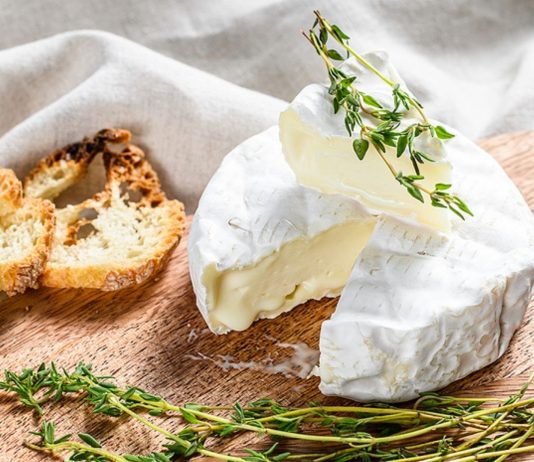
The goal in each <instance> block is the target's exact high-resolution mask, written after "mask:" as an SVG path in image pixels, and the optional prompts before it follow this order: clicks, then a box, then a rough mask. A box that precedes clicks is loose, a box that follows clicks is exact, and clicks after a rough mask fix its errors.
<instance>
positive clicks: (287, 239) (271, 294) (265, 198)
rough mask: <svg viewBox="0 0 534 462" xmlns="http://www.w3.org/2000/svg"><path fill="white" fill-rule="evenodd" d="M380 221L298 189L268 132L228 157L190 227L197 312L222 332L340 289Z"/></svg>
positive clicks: (340, 200) (339, 200) (342, 201)
mask: <svg viewBox="0 0 534 462" xmlns="http://www.w3.org/2000/svg"><path fill="white" fill-rule="evenodd" d="M375 221H376V218H375V217H374V216H373V215H371V214H369V213H368V212H366V211H365V210H364V209H363V207H361V206H360V205H359V204H358V203H357V202H355V201H353V200H351V199H349V198H345V197H341V196H336V195H324V194H321V193H319V192H317V191H313V190H311V189H308V188H304V187H302V186H300V185H299V184H298V183H297V181H296V179H295V177H294V175H293V173H292V171H291V169H290V168H289V166H288V165H287V163H286V162H285V160H284V157H283V155H282V152H281V149H280V143H279V141H278V130H277V129H276V128H272V129H270V130H268V131H266V132H264V133H262V134H260V135H257V136H255V137H253V138H251V139H249V140H248V141H246V142H245V143H243V144H242V145H240V146H238V147H237V148H236V149H235V150H234V151H232V152H231V153H230V154H229V155H228V156H227V157H226V158H225V159H224V161H223V163H222V165H221V167H220V168H219V170H218V171H217V173H216V174H215V176H214V177H213V178H212V179H211V181H210V183H209V184H208V186H207V188H206V190H205V191H204V194H203V197H202V199H201V201H200V204H199V207H198V210H197V212H196V214H195V217H194V219H193V224H192V226H191V235H190V238H189V262H190V270H191V271H190V272H191V279H192V281H193V286H194V288H195V292H196V293H197V302H198V306H199V308H200V310H201V312H202V314H203V316H204V318H205V319H206V321H207V323H208V325H209V326H210V328H211V329H212V330H213V331H214V332H217V333H223V332H228V331H229V330H244V329H246V328H247V327H249V326H250V325H251V324H252V323H253V322H254V321H255V320H256V319H260V318H273V317H275V316H277V315H279V314H280V313H283V312H286V311H288V310H290V309H291V308H293V307H295V306H297V305H299V304H301V303H303V302H305V301H307V300H310V299H321V298H322V297H325V296H328V297H334V296H337V295H339V294H340V293H341V290H342V289H343V287H344V286H345V283H346V282H347V278H348V276H349V274H350V272H351V270H352V267H353V265H354V261H355V260H356V258H357V256H358V254H359V253H360V251H361V250H362V248H363V247H364V246H365V244H366V242H367V240H368V239H369V237H370V236H371V233H372V230H373V228H374V224H375Z"/></svg>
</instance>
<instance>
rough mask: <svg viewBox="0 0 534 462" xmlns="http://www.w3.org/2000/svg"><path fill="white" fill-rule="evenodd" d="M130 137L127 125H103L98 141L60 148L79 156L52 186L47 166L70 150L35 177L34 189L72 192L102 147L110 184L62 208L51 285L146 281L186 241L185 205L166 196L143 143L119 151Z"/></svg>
mask: <svg viewBox="0 0 534 462" xmlns="http://www.w3.org/2000/svg"><path fill="white" fill-rule="evenodd" d="M129 139H130V133H129V132H127V131H126V130H114V129H108V130H102V131H100V132H99V133H98V134H97V135H96V136H95V138H93V140H87V139H86V140H84V141H83V142H82V143H77V144H73V145H71V146H67V147H65V148H63V149H62V150H60V151H58V152H68V153H70V154H69V156H70V157H69V160H74V162H70V163H69V164H68V166H66V167H65V169H66V170H62V171H63V172H64V174H63V176H62V178H60V179H59V181H56V183H54V184H53V186H52V187H50V186H48V184H49V183H48V180H47V175H46V171H47V168H50V171H51V172H56V171H58V169H59V167H58V166H57V162H60V163H61V162H63V161H64V157H63V156H59V160H56V158H55V157H54V156H57V152H56V153H53V154H52V155H51V156H50V157H51V159H48V160H47V159H45V160H43V161H41V163H40V164H39V166H38V167H37V169H38V170H39V171H38V172H34V174H33V175H32V174H30V175H29V177H28V178H27V180H26V182H25V191H26V193H27V194H32V195H33V194H35V193H36V191H40V192H39V194H44V195H47V196H48V197H50V191H54V194H55V193H56V192H57V191H64V190H65V189H67V188H68V187H69V186H70V185H71V184H72V182H73V181H74V182H75V181H77V179H79V178H80V177H81V176H83V175H84V173H85V172H86V171H87V166H88V165H89V163H90V162H91V160H92V159H93V158H94V157H95V155H96V154H98V153H99V152H101V153H102V155H103V158H104V166H105V169H106V185H105V187H104V190H103V191H102V192H99V193H97V194H95V195H94V196H93V197H92V198H90V199H87V200H85V201H83V202H82V203H79V204H75V205H68V206H66V207H65V208H62V209H56V217H57V226H56V232H55V237H54V242H53V245H52V251H51V254H50V258H49V261H48V263H47V265H46V268H45V271H44V273H43V276H42V284H43V285H45V286H48V287H85V288H95V289H101V290H117V289H122V288H125V287H128V286H131V285H134V284H140V283H141V282H143V281H145V280H146V279H148V278H150V277H151V276H152V275H154V274H155V273H156V272H157V271H158V270H159V269H160V268H161V267H162V266H163V265H164V263H165V262H166V260H167V258H168V256H169V254H170V252H171V250H172V249H173V248H174V247H175V246H176V245H177V244H178V242H179V241H180V238H181V236H182V234H183V230H184V223H185V214H184V208H183V205H182V203H181V202H178V201H176V200H168V199H167V198H166V197H165V194H164V193H163V192H162V190H161V186H160V183H159V180H158V177H157V175H156V173H155V172H154V170H153V169H152V167H151V166H150V164H149V163H148V162H147V160H146V159H145V155H144V153H143V151H142V150H141V149H139V148H138V147H136V146H133V145H129V144H127V145H126V146H125V147H124V149H123V150H122V151H120V152H114V151H113V150H112V149H111V147H113V146H111V145H113V144H118V143H120V144H123V143H125V142H127V141H128V140H129ZM88 146H91V147H93V146H98V149H96V148H95V149H92V148H91V149H89V148H88ZM78 150H82V152H81V153H78ZM86 152H90V155H86V154H85V153H86ZM76 159H79V162H80V163H82V164H83V165H82V166H81V167H80V166H78V165H77V164H76ZM88 159H89V160H88ZM71 170H72V172H71ZM72 178H76V179H75V180H72ZM36 181H37V184H36ZM136 196H138V197H136Z"/></svg>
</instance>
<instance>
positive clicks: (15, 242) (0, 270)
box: [0, 169, 55, 296]
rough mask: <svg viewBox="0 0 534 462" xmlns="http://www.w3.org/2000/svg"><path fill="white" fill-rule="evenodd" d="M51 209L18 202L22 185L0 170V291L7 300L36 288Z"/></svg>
mask: <svg viewBox="0 0 534 462" xmlns="http://www.w3.org/2000/svg"><path fill="white" fill-rule="evenodd" d="M54 221H55V217H54V206H53V205H52V204H51V203H50V202H49V201H47V200H42V199H34V198H28V199H23V198H22V184H21V183H20V181H19V180H18V179H17V177H16V176H15V173H14V172H13V171H11V170H7V169H0V290H1V291H4V292H6V293H7V294H8V295H9V296H12V295H15V294H17V293H22V292H24V291H25V290H26V289H27V288H28V287H32V288H36V287H37V286H38V281H39V276H40V275H41V273H42V272H43V270H44V268H45V263H46V260H47V258H48V254H49V251H50V246H51V244H52V239H53V235H54Z"/></svg>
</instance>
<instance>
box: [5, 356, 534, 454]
mask: <svg viewBox="0 0 534 462" xmlns="http://www.w3.org/2000/svg"><path fill="white" fill-rule="evenodd" d="M531 380H532V379H531ZM529 384H530V381H529V382H528V383H527V384H525V385H524V386H523V387H522V388H521V389H520V390H519V391H518V392H517V393H516V394H515V395H513V396H511V397H510V398H509V399H507V400H500V399H491V398H458V397H452V396H442V395H439V394H436V393H426V394H423V395H422V396H421V398H420V399H418V400H417V401H416V402H415V403H414V404H413V406H412V407H411V408H402V407H397V406H392V405H387V404H375V405H372V406H322V405H320V404H318V403H310V404H308V405H307V406H305V407H301V408H289V407H284V406H282V405H281V404H280V403H277V402H275V401H273V400H271V399H267V398H265V399H260V400H257V401H255V402H252V403H249V404H248V405H241V404H239V403H236V404H234V405H232V406H206V405H203V404H198V403H189V404H185V405H183V406H176V405H173V404H172V403H170V402H168V401H167V400H165V399H163V398H162V397H159V396H156V395H154V394H152V393H149V392H147V391H145V390H142V389H141V388H138V387H120V386H119V385H117V384H116V383H115V381H114V378H113V377H110V376H97V375H95V374H94V373H93V372H92V369H91V366H90V365H85V364H83V363H82V364H79V365H78V366H77V367H76V368H75V369H74V370H73V371H72V372H68V371H67V370H65V369H61V370H59V369H58V368H56V366H55V365H54V364H53V363H52V364H50V365H49V366H46V365H44V364H42V365H41V366H40V367H39V368H38V369H36V370H33V369H24V370H23V371H22V373H20V374H17V373H15V372H12V371H6V372H5V380H4V381H0V390H5V391H7V392H11V393H15V394H16V395H17V397H18V399H19V401H20V402H21V403H22V404H25V405H26V406H28V407H30V408H32V409H33V410H34V411H35V412H36V413H37V414H40V415H42V414H43V412H44V410H43V406H44V405H45V403H47V402H50V403H56V405H59V404H58V403H60V401H61V399H62V398H63V396H65V395H67V394H68V395H74V397H78V398H79V399H81V400H84V401H85V402H86V403H87V404H89V405H90V406H91V408H92V412H93V413H96V414H105V415H107V416H109V417H111V418H116V417H119V416H129V417H130V418H132V419H134V420H136V421H138V422H139V423H140V424H142V425H144V426H145V427H146V428H147V430H151V431H155V432H156V433H158V434H160V435H163V436H164V437H165V438H166V441H167V442H166V443H165V444H164V445H163V447H162V449H161V450H160V451H158V452H152V453H149V454H146V455H141V454H118V453H115V452H112V451H110V450H107V449H105V448H104V447H103V445H102V444H101V443H100V442H99V441H98V440H97V439H96V438H94V436H92V435H89V434H87V433H79V434H78V435H77V438H74V437H73V436H72V435H71V434H68V435H63V436H57V435H56V429H55V425H54V424H53V423H52V422H48V421H43V422H42V424H41V428H40V430H39V431H37V432H32V434H34V435H36V436H38V437H39V441H38V442H32V443H30V442H27V443H26V445H27V446H28V447H29V448H31V449H34V450H36V451H42V452H45V453H50V454H68V458H67V460H69V461H113V462H170V461H171V460H184V459H190V458H193V457H196V456H204V457H210V458H214V459H219V460H225V461H230V462H270V461H273V462H275V461H281V460H301V461H314V462H322V461H334V462H346V461H350V460H355V461H366V462H369V461H384V462H385V461H389V462H416V461H417V462H445V461H456V462H458V461H460V462H471V461H481V460H494V461H498V462H503V461H504V460H505V459H506V458H507V457H509V456H510V455H513V454H520V453H534V441H533V440H534V435H533V434H534V398H526V397H525V394H526V392H527V389H528V385H529ZM161 416H165V419H164V422H168V421H169V419H170V418H172V417H175V418H179V419H180V420H181V421H182V422H183V426H182V427H181V428H179V429H178V430H176V429H175V428H176V426H175V425H172V428H173V429H174V430H172V431H171V430H168V429H166V428H164V427H162V426H161V425H159V424H157V423H155V422H156V421H157V419H158V417H161ZM244 433H247V434H249V435H255V436H257V437H258V438H260V439H262V440H264V439H265V438H268V439H271V440H275V442H274V444H273V442H272V441H271V442H269V443H268V445H267V449H265V450H263V451H260V450H253V449H250V448H246V447H245V448H242V449H241V450H240V451H239V453H238V454H226V453H225V452H220V449H217V450H215V449H210V448H209V447H208V442H214V443H215V444H214V446H215V447H217V448H220V442H219V444H217V440H222V439H225V440H232V439H234V438H236V437H238V436H240V435H242V434H244ZM290 440H293V441H300V445H299V446H300V450H302V451H305V450H306V444H309V443H314V442H315V446H313V447H314V448H315V449H314V450H313V452H307V453H293V452H290V451H289V450H288V449H287V446H285V444H284V443H285V442H287V441H290ZM317 444H320V446H317ZM209 446H211V444H210V445H209ZM264 447H265V446H264ZM281 448H283V449H281ZM317 448H319V449H317Z"/></svg>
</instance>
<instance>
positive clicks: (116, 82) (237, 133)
mask: <svg viewBox="0 0 534 462" xmlns="http://www.w3.org/2000/svg"><path fill="white" fill-rule="evenodd" d="M314 8H319V9H320V10H321V11H322V13H323V14H324V15H325V16H326V17H327V18H328V19H330V20H331V22H334V23H337V24H339V25H340V26H341V27H342V29H343V30H344V31H345V32H347V33H348V34H349V35H350V36H351V39H352V44H353V46H354V47H355V48H356V49H358V50H360V51H368V50H372V49H386V50H387V51H388V52H389V54H390V56H391V58H392V61H393V63H394V64H395V65H396V66H397V68H398V69H399V71H400V73H401V75H402V76H403V77H404V79H405V80H406V82H407V83H408V85H409V87H410V88H411V89H412V90H413V92H414V93H415V94H416V96H417V97H418V98H419V100H421V101H422V102H423V104H424V105H425V107H426V109H427V112H428V113H429V114H430V115H431V116H432V117H434V118H437V119H440V120H442V121H444V122H445V123H448V124H450V125H452V126H455V127H457V128H459V129H460V130H462V131H463V132H464V133H466V134H467V135H468V136H470V137H472V138H479V137H484V136H489V135H492V134H497V133H502V132H506V131H514V130H524V129H533V128H534V2H533V1H532V0H452V1H447V2H445V1H443V0H412V1H410V2H407V1H401V0H395V1H393V0H391V1H384V0H359V1H350V0H337V1H335V2H332V1H327V0H318V1H315V2H309V1H306V0H295V1H282V0H203V1H199V0H184V1H173V0H159V1H157V2H155V1H153V2H140V1H137V0H98V1H97V0H85V1H84V0H75V1H73V0H69V1H58V0H25V1H20V0H0V166H4V167H12V168H14V169H15V170H16V172H17V173H18V174H19V176H22V175H24V174H25V173H26V172H27V171H28V169H29V168H31V166H32V165H33V164H34V162H35V161H36V160H37V159H38V158H40V157H41V156H43V155H44V154H46V153H47V152H48V151H50V150H52V149H53V148H55V147H60V146H62V145H64V144H66V143H69V142H73V141H76V140H78V139H81V138H82V137H83V136H85V135H91V134H92V133H94V132H95V131H97V130H98V129H100V128H104V127H122V128H128V129H130V130H131V131H132V132H133V135H134V142H137V143H139V144H140V145H141V146H142V147H143V148H145V149H146V150H147V153H148V156H149V159H150V160H151V162H152V163H153V165H154V167H155V168H156V170H157V171H158V173H159V174H160V176H161V179H162V182H163V184H164V187H165V188H166V190H167V192H168V194H169V195H170V196H173V197H178V198H180V199H181V200H182V201H184V202H185V203H186V206H187V208H188V211H193V210H194V207H195V205H196V202H197V200H198V198H199V196H200V194H201V192H202V190H203V188H204V186H205V184H206V183H207V181H208V180H209V178H210V177H211V175H212V174H213V172H214V171H215V169H216V168H217V166H218V165H219V163H220V161H221V159H222V157H223V156H224V155H225V154H226V153H227V152H228V151H229V150H230V149H231V148H233V147H234V146H235V145H237V144H238V143H240V142H241V141H243V140H244V139H246V138H247V137H249V136H250V135H252V134H254V133H256V132H258V131H260V130H262V129H264V128H267V127H268V126H270V125H272V124H275V123H276V122H277V118H278V113H279V112H280V110H282V109H283V108H284V106H285V103H284V101H287V100H289V99H291V98H292V97H293V96H294V95H295V94H296V93H297V92H298V91H299V90H300V89H301V88H302V87H303V86H305V85H306V84H308V83H310V82H314V81H322V80H324V79H325V75H326V74H325V71H324V68H323V66H322V63H321V62H320V60H319V58H318V57H317V55H316V54H315V52H314V51H313V49H312V48H311V47H310V45H309V44H308V43H307V42H306V41H305V40H304V38H303V37H302V36H301V35H300V30H301V29H308V28H309V26H310V25H311V23H312V22H313V15H312V10H313V9H314ZM81 29H99V30H101V31H96V30H81ZM66 31H69V32H66ZM102 31H107V32H102ZM54 34H59V35H54ZM120 36H122V37H125V38H127V39H130V40H126V39H125V38H121V37H120ZM36 40H38V41H36ZM29 42H31V43H29ZM135 42H137V43H135ZM141 45H145V46H146V47H148V48H145V47H144V46H141ZM149 48H150V49H152V50H150V49H149ZM164 55H166V56H164Z"/></svg>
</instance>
